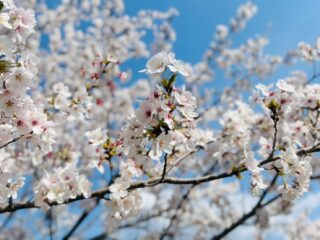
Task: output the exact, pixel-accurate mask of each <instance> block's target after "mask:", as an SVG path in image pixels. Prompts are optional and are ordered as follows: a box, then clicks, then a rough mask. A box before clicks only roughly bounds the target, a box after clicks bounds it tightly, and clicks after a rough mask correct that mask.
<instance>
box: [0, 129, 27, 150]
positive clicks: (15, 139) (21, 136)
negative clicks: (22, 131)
mask: <svg viewBox="0 0 320 240" xmlns="http://www.w3.org/2000/svg"><path fill="white" fill-rule="evenodd" d="M30 134H31V133H30ZM24 136H25V135H20V136H19V137H16V138H14V139H12V140H10V141H9V142H7V143H5V144H3V145H1V146H0V149H2V148H5V147H7V146H8V145H10V144H11V143H14V142H17V141H19V140H20V139H21V138H23V137H24Z"/></svg>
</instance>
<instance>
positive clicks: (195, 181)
mask: <svg viewBox="0 0 320 240" xmlns="http://www.w3.org/2000/svg"><path fill="white" fill-rule="evenodd" d="M319 151H320V147H319V144H317V145H315V146H313V147H310V148H307V149H301V150H298V151H297V152H296V154H297V155H298V156H303V155H306V154H310V153H314V152H319ZM279 159H280V157H279V156H277V157H273V158H271V159H268V158H267V159H265V160H263V161H261V162H260V163H259V164H258V166H259V167H261V166H263V165H265V164H267V163H271V162H274V161H276V160H279ZM247 170H248V169H247V168H246V167H242V168H241V169H240V170H239V171H237V172H232V171H229V172H224V173H221V174H218V175H215V174H209V175H206V176H203V177H198V178H174V177H165V178H164V179H163V180H162V181H161V182H160V181H159V180H160V179H161V177H160V178H155V179H151V180H147V181H141V182H134V183H132V184H131V185H130V187H129V188H128V190H134V189H138V188H145V187H150V186H155V185H158V184H164V183H167V184H180V185H183V184H200V183H204V182H210V181H214V180H218V179H222V178H228V177H232V176H235V175H237V174H239V173H242V172H245V171H247ZM108 193H110V191H109V187H106V188H102V189H100V190H97V191H95V192H93V193H92V194H91V196H90V198H94V197H98V198H104V195H105V194H108ZM83 199H86V198H85V197H84V196H83V195H79V196H77V197H76V198H74V199H69V200H67V201H66V202H64V203H61V204H60V203H57V202H52V203H48V205H49V206H56V205H62V204H69V203H72V202H75V201H79V200H83ZM27 208H39V207H38V206H36V205H35V203H34V201H29V202H25V203H15V204H12V206H8V207H5V208H2V209H0V213H5V212H14V211H17V210H20V209H27Z"/></svg>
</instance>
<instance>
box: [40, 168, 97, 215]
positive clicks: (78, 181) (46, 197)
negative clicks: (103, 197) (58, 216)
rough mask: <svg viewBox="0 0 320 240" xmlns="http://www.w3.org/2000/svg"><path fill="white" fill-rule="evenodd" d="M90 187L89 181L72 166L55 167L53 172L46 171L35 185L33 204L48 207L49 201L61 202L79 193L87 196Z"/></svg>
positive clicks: (88, 195)
mask: <svg viewBox="0 0 320 240" xmlns="http://www.w3.org/2000/svg"><path fill="white" fill-rule="evenodd" d="M90 188H91V183H90V182H89V181H88V180H87V178H86V177H85V175H81V174H79V171H78V170H77V169H76V168H75V167H74V166H66V167H65V168H56V169H55V170H54V172H53V173H48V172H46V173H45V175H44V176H43V177H42V178H41V180H40V182H39V183H38V184H37V185H36V186H35V188H34V192H35V204H36V206H39V207H41V208H44V209H48V207H49V204H50V203H60V204H61V203H64V202H65V201H67V200H69V199H74V198H76V197H77V196H79V195H83V196H84V197H85V198H88V197H90V192H91V190H90Z"/></svg>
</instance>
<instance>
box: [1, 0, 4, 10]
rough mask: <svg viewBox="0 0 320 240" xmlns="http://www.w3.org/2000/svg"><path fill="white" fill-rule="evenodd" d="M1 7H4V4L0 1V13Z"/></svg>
mask: <svg viewBox="0 0 320 240" xmlns="http://www.w3.org/2000/svg"><path fill="white" fill-rule="evenodd" d="M3 7H4V4H3V2H2V1H0V11H2V9H3Z"/></svg>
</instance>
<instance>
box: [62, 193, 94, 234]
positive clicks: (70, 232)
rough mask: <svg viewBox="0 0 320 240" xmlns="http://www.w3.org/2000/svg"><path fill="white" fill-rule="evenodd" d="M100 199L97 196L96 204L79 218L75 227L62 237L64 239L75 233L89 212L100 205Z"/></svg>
mask: <svg viewBox="0 0 320 240" xmlns="http://www.w3.org/2000/svg"><path fill="white" fill-rule="evenodd" d="M99 201H100V199H99V198H97V200H96V204H95V205H94V206H93V207H91V208H89V209H86V210H85V211H84V212H83V213H82V214H81V216H80V217H79V218H78V220H77V221H76V223H75V224H74V225H73V227H72V228H71V229H70V231H69V232H68V233H67V234H66V235H65V236H64V237H63V238H62V239H63V240H67V239H69V238H70V237H71V236H72V235H73V233H74V232H75V231H76V230H77V229H78V227H79V226H80V225H81V223H82V222H83V221H84V220H85V219H86V218H87V217H88V216H89V214H90V213H91V212H92V211H93V210H94V209H95V208H96V207H97V206H98V205H99Z"/></svg>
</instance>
